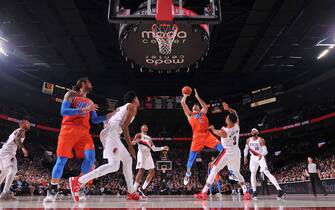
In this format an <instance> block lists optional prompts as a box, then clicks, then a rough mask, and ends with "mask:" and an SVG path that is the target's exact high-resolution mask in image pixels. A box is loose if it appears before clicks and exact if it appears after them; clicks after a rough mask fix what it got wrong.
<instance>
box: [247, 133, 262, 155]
mask: <svg viewBox="0 0 335 210" xmlns="http://www.w3.org/2000/svg"><path fill="white" fill-rule="evenodd" d="M248 146H249V153H250V155H251V156H256V155H255V154H254V153H253V152H252V151H255V152H257V153H262V145H261V137H257V138H254V137H250V138H249V145H248Z"/></svg>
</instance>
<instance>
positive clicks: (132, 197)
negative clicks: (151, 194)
mask: <svg viewBox="0 0 335 210" xmlns="http://www.w3.org/2000/svg"><path fill="white" fill-rule="evenodd" d="M140 198H141V196H140V195H139V194H138V193H136V192H133V193H128V198H127V200H134V201H138V200H140Z"/></svg>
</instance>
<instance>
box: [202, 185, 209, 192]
mask: <svg viewBox="0 0 335 210" xmlns="http://www.w3.org/2000/svg"><path fill="white" fill-rule="evenodd" d="M208 189H209V187H208V184H205V186H204V189H202V193H207V192H208Z"/></svg>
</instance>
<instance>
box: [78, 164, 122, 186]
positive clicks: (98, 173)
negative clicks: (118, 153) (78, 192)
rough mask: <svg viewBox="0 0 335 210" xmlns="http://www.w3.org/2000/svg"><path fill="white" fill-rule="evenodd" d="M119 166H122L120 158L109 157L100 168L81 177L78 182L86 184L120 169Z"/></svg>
mask: <svg viewBox="0 0 335 210" xmlns="http://www.w3.org/2000/svg"><path fill="white" fill-rule="evenodd" d="M119 168H120V160H118V159H114V158H113V159H108V163H106V164H103V165H101V166H99V167H98V168H96V169H94V170H93V171H91V172H89V173H87V174H84V175H82V176H81V177H79V178H78V182H79V183H80V185H85V184H86V183H87V182H89V181H90V180H93V179H96V178H99V177H102V176H105V175H107V174H109V173H113V172H115V171H118V170H119Z"/></svg>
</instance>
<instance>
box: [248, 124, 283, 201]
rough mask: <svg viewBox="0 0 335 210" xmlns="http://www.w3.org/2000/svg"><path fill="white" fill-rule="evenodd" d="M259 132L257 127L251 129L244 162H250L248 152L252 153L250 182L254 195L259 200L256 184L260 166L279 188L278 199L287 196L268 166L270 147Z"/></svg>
mask: <svg viewBox="0 0 335 210" xmlns="http://www.w3.org/2000/svg"><path fill="white" fill-rule="evenodd" d="M258 134H259V132H258V130H257V129H256V128H253V129H252V130H251V137H250V138H248V139H247V141H246V145H245V148H244V164H245V165H247V164H248V153H250V164H249V168H250V172H251V177H250V182H251V187H252V191H253V193H252V197H253V199H255V200H257V191H256V189H257V186H256V173H257V170H258V167H261V170H260V172H263V173H264V175H265V176H267V177H268V179H269V180H270V182H271V183H272V184H273V185H274V186H275V187H276V189H277V190H278V197H277V198H278V199H280V198H282V197H283V196H285V193H284V192H283V190H282V189H281V188H280V186H279V184H278V182H277V180H276V178H275V177H274V176H273V175H272V174H271V173H270V171H269V169H268V166H267V164H266V160H265V156H266V155H267V154H268V149H267V148H266V145H265V140H264V139H263V138H261V137H259V136H258Z"/></svg>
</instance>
